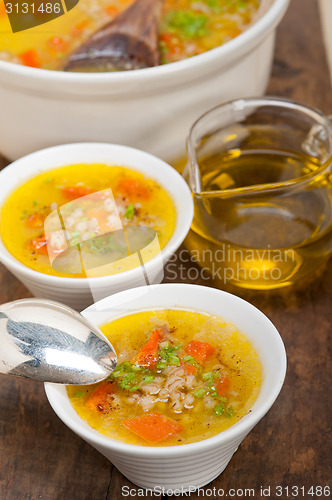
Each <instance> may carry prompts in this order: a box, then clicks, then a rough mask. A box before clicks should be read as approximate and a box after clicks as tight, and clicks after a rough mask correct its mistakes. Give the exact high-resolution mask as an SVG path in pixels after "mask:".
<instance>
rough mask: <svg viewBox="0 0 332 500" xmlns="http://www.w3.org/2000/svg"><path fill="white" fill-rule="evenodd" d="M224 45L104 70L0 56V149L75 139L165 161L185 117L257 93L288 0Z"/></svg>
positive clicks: (15, 150) (14, 153)
mask: <svg viewBox="0 0 332 500" xmlns="http://www.w3.org/2000/svg"><path fill="white" fill-rule="evenodd" d="M264 3H268V4H272V6H271V8H270V9H269V10H268V11H267V12H266V13H265V14H264V15H263V16H262V17H261V18H260V19H258V21H257V22H256V23H254V24H253V25H252V26H251V27H250V28H249V29H248V30H247V31H245V32H244V33H242V34H241V35H239V36H238V37H236V38H235V39H234V40H231V41H230V42H228V43H226V44H225V45H223V46H221V47H218V48H216V49H213V50H211V51H209V52H206V53H204V54H201V55H198V56H195V57H192V58H189V59H186V60H184V61H180V62H176V63H172V64H169V65H164V66H159V67H155V68H148V69H143V70H136V71H130V72H123V73H112V74H110V73H108V74H75V73H64V72H56V71H49V70H41V69H35V68H28V67H24V66H19V65H15V64H12V63H8V62H4V61H0V109H1V113H0V151H1V152H2V153H3V154H4V155H6V156H7V157H8V158H11V159H16V158H19V157H21V156H23V155H25V154H28V153H31V152H32V151H36V150H38V149H40V148H44V147H48V146H53V145H56V144H64V143H69V142H76V141H98V142H100V141H101V142H113V143H116V144H125V145H128V146H132V147H138V148H140V149H143V150H145V151H149V152H150V153H152V154H155V155H157V156H159V157H162V158H164V159H166V160H167V161H172V160H174V159H177V158H178V157H181V156H183V155H184V153H185V138H186V135H187V133H188V130H189V127H190V126H191V124H192V123H193V122H194V121H195V120H196V119H197V118H198V117H199V116H200V115H202V114H203V113H204V112H205V111H207V110H208V109H210V108H212V107H214V106H216V105H217V104H220V103H221V102H225V101H228V100H231V99H235V98H239V97H250V96H257V95H262V94H263V93H264V91H265V89H266V86H267V82H268V79H269V76H270V72H271V65H272V59H273V51H274V40H275V30H276V27H277V25H278V24H279V22H280V20H281V18H282V16H283V15H284V13H285V11H286V9H287V6H288V3H289V0H264Z"/></svg>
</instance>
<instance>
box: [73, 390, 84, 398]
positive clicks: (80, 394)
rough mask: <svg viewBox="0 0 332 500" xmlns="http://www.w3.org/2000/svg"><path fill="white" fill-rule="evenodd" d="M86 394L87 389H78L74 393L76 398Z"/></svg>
mask: <svg viewBox="0 0 332 500" xmlns="http://www.w3.org/2000/svg"><path fill="white" fill-rule="evenodd" d="M85 395H86V391H76V392H75V394H74V398H84V396H85Z"/></svg>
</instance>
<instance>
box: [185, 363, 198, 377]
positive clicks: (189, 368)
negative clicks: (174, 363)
mask: <svg viewBox="0 0 332 500" xmlns="http://www.w3.org/2000/svg"><path fill="white" fill-rule="evenodd" d="M182 368H183V369H184V373H185V374H186V375H193V374H194V373H195V372H196V368H195V366H193V365H189V364H188V363H185V362H183V363H182Z"/></svg>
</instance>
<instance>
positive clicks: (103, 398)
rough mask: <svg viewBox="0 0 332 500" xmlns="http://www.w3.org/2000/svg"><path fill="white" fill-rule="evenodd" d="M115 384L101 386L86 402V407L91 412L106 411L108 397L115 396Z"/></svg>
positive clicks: (106, 383) (108, 383) (105, 383)
mask: <svg viewBox="0 0 332 500" xmlns="http://www.w3.org/2000/svg"><path fill="white" fill-rule="evenodd" d="M114 392H115V384H113V383H112V382H104V383H103V384H101V385H100V386H99V387H98V388H97V389H96V390H95V391H94V392H93V393H92V394H91V396H90V397H89V399H88V400H87V401H86V402H85V406H86V407H87V408H90V410H98V411H101V412H103V411H105V410H106V408H107V402H108V396H109V395H110V394H114Z"/></svg>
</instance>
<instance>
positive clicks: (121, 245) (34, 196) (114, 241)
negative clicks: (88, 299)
mask: <svg viewBox="0 0 332 500" xmlns="http://www.w3.org/2000/svg"><path fill="white" fill-rule="evenodd" d="M103 190H109V191H110V193H111V195H110V198H109V199H108V200H107V201H106V200H103V199H102V198H100V199H99V198H97V196H98V193H99V192H101V193H102V192H103ZM89 195H90V196H89ZM83 197H84V198H83ZM90 198H92V199H91V200H90ZM86 199H88V201H86ZM77 200H80V201H79V202H78V203H77V204H75V201H77ZM81 200H84V201H81ZM73 203H74V205H73ZM101 204H103V206H102V207H100V205H101ZM108 205H110V206H108ZM59 207H72V208H71V211H70V213H69V215H68V217H66V218H64V214H65V213H66V212H65V210H66V209H65V208H64V209H63V208H61V211H62V212H61V213H62V216H63V224H64V229H65V230H66V234H65V236H63V234H64V233H63V231H62V229H61V228H60V230H59V231H54V234H53V233H51V234H50V235H48V236H46V235H45V227H46V226H45V221H46V220H49V218H48V217H49V216H50V214H51V213H52V214H54V213H55V214H57V213H58V212H59V210H58V209H59ZM101 208H102V210H101ZM175 218H176V213H175V208H174V205H173V202H172V200H171V198H170V196H169V195H168V193H167V192H166V191H165V190H164V189H163V188H162V187H161V186H159V184H158V183H157V182H155V181H154V180H152V179H149V178H146V177H144V176H143V174H141V173H139V172H136V171H134V170H131V169H129V168H125V167H121V166H110V165H103V164H91V165H84V164H78V165H69V166H66V167H62V168H58V169H54V170H50V171H47V172H44V173H42V174H40V175H38V176H36V177H34V178H32V179H30V180H29V181H27V182H26V183H25V184H24V185H22V186H20V187H19V188H17V189H16V190H15V191H14V192H13V193H12V194H11V195H10V196H9V197H8V199H7V201H6V202H5V204H4V206H3V208H2V211H1V220H0V232H1V238H2V240H3V242H4V244H5V246H6V248H7V249H8V251H9V252H10V253H11V254H12V255H13V256H14V257H15V258H16V259H17V260H19V261H20V262H22V264H24V265H26V266H27V267H29V268H31V269H33V270H35V271H39V272H42V273H45V274H51V275H53V276H61V277H71V278H84V277H86V275H85V273H84V271H83V270H82V268H81V266H79V269H78V270H77V269H75V268H73V266H72V264H71V261H69V264H68V266H67V267H69V269H68V271H67V267H61V268H60V271H59V269H58V268H57V267H56V266H55V264H54V265H53V266H52V260H53V259H55V261H53V262H58V261H57V260H56V258H57V259H59V258H60V257H61V255H60V254H61V253H62V255H64V252H65V249H66V241H65V240H67V241H68V239H70V243H71V248H76V247H77V246H78V245H80V244H81V243H82V242H83V243H84V244H85V246H88V254H89V256H90V261H91V262H92V267H94V265H93V263H94V262H97V265H96V266H95V267H96V268H97V267H98V264H99V263H100V262H103V261H104V260H106V259H107V258H108V257H110V256H112V258H113V260H114V262H120V259H124V258H126V257H128V256H129V255H130V253H131V252H130V250H132V249H131V248H130V245H129V244H128V241H127V236H125V235H123V231H122V230H121V229H120V228H125V229H126V234H128V231H130V230H131V231H133V230H134V229H136V228H138V229H140V230H142V235H143V237H144V238H145V232H144V231H149V229H151V230H153V234H155V235H156V238H157V240H158V244H157V245H156V247H157V251H159V250H160V249H162V248H163V247H164V246H165V245H166V243H167V242H168V240H169V239H170V238H171V236H172V234H173V231H174V227H175ZM13 228H15V231H13ZM117 229H118V231H116V230H117ZM119 233H120V234H119ZM103 234H106V235H108V236H106V237H105V239H101V238H100V235H101V236H103ZM141 239H142V237H141ZM89 242H90V243H89ZM48 244H50V245H51V246H48ZM146 244H148V241H147V242H146ZM142 248H144V247H142ZM50 251H51V253H50ZM132 253H134V252H132ZM154 255H155V252H153V253H151V257H153V256H154ZM91 259H92V260H91ZM103 259H104V260H103ZM147 260H149V258H148V259H147ZM144 261H145V260H144ZM121 262H124V264H123V265H118V266H117V267H116V266H113V267H112V269H111V270H110V271H109V272H106V274H113V273H116V272H122V271H125V270H127V268H126V267H125V266H126V265H129V268H132V267H136V266H138V265H140V264H139V263H138V264H135V262H136V260H133V261H130V260H127V261H125V260H122V261H121ZM133 262H134V266H133ZM102 269H104V268H102ZM93 275H94V274H92V276H93ZM98 275H99V274H98Z"/></svg>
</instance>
